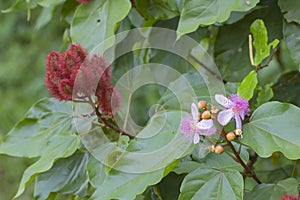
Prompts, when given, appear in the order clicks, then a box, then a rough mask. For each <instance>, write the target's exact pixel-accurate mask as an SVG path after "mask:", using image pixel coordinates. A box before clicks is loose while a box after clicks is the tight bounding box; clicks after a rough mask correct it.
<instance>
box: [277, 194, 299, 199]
mask: <svg viewBox="0 0 300 200" xmlns="http://www.w3.org/2000/svg"><path fill="white" fill-rule="evenodd" d="M280 200H300V197H299V196H295V195H293V194H285V195H283V196H282V197H281V198H280Z"/></svg>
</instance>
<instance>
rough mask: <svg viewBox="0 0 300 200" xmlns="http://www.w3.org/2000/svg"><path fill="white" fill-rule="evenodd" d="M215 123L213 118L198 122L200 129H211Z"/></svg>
mask: <svg viewBox="0 0 300 200" xmlns="http://www.w3.org/2000/svg"><path fill="white" fill-rule="evenodd" d="M213 125H214V123H213V120H212V119H203V120H201V121H200V122H198V123H197V127H198V129H201V130H202V129H209V128H211V127H212V126H213Z"/></svg>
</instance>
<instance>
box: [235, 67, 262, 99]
mask: <svg viewBox="0 0 300 200" xmlns="http://www.w3.org/2000/svg"><path fill="white" fill-rule="evenodd" d="M257 83H258V80H257V74H256V72H255V70H253V71H251V72H250V73H249V74H248V75H247V76H246V77H245V78H244V79H243V81H242V83H241V85H240V86H239V88H238V90H237V94H238V95H240V96H241V97H243V98H245V99H247V100H248V101H249V100H250V99H251V98H252V97H253V93H254V90H255V88H256V85H257Z"/></svg>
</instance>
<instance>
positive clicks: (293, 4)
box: [278, 0, 300, 23]
mask: <svg viewBox="0 0 300 200" xmlns="http://www.w3.org/2000/svg"><path fill="white" fill-rule="evenodd" d="M278 5H279V7H280V9H281V12H282V13H283V16H284V18H285V19H286V20H287V21H288V22H297V23H300V18H299V16H300V2H299V1H293V0H279V1H278Z"/></svg>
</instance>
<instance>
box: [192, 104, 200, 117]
mask: <svg viewBox="0 0 300 200" xmlns="http://www.w3.org/2000/svg"><path fill="white" fill-rule="evenodd" d="M191 112H192V116H193V120H194V121H198V118H199V116H198V108H197V106H196V104H194V103H192V105H191Z"/></svg>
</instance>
